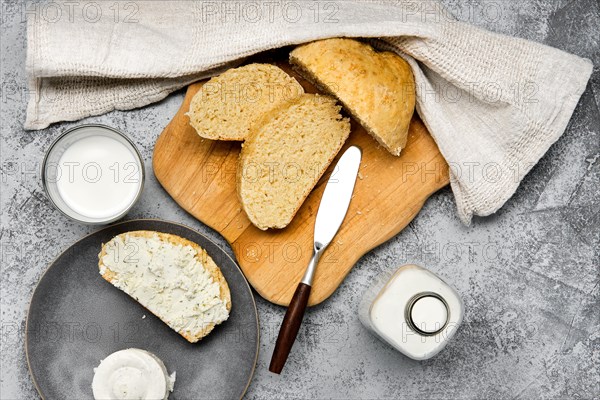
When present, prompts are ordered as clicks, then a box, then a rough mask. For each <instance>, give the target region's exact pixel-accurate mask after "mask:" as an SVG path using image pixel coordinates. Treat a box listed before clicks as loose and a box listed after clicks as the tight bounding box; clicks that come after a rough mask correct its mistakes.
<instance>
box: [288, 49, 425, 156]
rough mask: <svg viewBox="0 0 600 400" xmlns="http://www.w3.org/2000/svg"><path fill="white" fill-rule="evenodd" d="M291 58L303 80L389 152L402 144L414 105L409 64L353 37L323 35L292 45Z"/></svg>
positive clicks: (395, 153) (401, 146)
mask: <svg viewBox="0 0 600 400" xmlns="http://www.w3.org/2000/svg"><path fill="white" fill-rule="evenodd" d="M290 62H291V63H292V64H293V65H294V67H295V68H296V69H297V70H298V72H299V73H300V74H301V75H303V76H304V77H305V78H306V79H308V80H309V81H311V82H313V83H314V84H315V85H316V86H317V87H319V88H320V89H321V90H323V91H325V92H328V93H330V94H332V95H334V96H335V97H337V98H338V99H339V100H340V101H341V102H342V104H343V105H344V107H345V108H346V110H348V112H350V114H352V115H353V116H354V118H355V119H356V120H357V121H358V122H359V123H360V124H361V125H362V126H363V127H364V128H365V129H366V130H367V131H368V132H369V133H370V134H371V135H372V136H373V137H374V138H375V139H376V140H377V141H378V142H379V143H380V144H381V145H383V146H384V147H385V148H386V149H387V150H388V151H389V152H390V153H392V154H394V155H396V156H397V155H399V154H400V151H401V150H402V148H404V147H405V146H406V139H407V136H408V127H409V124H410V120H411V118H412V115H413V113H414V109H415V81H414V76H413V74H412V71H411V68H410V65H408V63H407V62H406V61H404V59H402V58H401V57H400V56H398V55H397V54H394V53H391V52H377V51H375V50H374V49H373V48H372V47H371V46H369V45H368V44H365V43H362V42H359V41H356V40H352V39H342V38H337V39H326V40H320V41H317V42H312V43H308V44H305V45H302V46H299V47H297V48H295V49H294V50H293V51H292V52H291V53H290Z"/></svg>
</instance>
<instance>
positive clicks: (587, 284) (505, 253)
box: [0, 0, 600, 399]
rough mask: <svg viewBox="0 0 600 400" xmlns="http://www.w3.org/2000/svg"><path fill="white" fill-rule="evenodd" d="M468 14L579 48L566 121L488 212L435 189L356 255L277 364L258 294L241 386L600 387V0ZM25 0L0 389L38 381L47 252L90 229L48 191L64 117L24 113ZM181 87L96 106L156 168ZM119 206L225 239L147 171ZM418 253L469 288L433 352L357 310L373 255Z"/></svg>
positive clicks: (7, 170) (10, 87)
mask: <svg viewBox="0 0 600 400" xmlns="http://www.w3.org/2000/svg"><path fill="white" fill-rule="evenodd" d="M445 3H446V4H447V5H448V6H449V7H450V9H451V10H453V11H454V13H455V14H456V15H457V16H458V17H459V18H460V19H463V20H468V21H471V22H472V23H474V24H477V25H480V26H484V27H487V28H489V29H491V30H494V31H497V32H503V33H506V34H509V35H516V36H520V37H523V38H527V39H531V40H535V41H539V42H543V43H546V44H549V45H552V46H555V47H558V48H561V49H564V50H567V51H570V52H573V53H575V54H578V55H581V56H585V57H588V58H590V59H592V60H593V62H594V64H595V70H594V75H593V78H592V82H591V84H590V85H589V86H588V88H587V90H586V92H585V94H584V95H583V98H582V99H581V102H580V104H579V106H578V107H577V109H576V111H575V114H574V116H573V119H572V121H571V123H570V124H569V127H568V129H567V131H566V132H565V134H564V136H563V137H562V138H561V139H560V140H559V141H558V142H557V143H556V144H555V145H554V146H553V147H552V148H551V149H550V151H549V152H548V153H547V154H546V156H545V157H544V158H543V159H542V160H541V161H540V163H539V164H538V165H537V166H536V167H535V168H534V169H533V171H532V172H531V173H530V174H529V175H528V176H527V177H526V178H525V180H524V181H523V184H522V185H521V187H520V188H519V190H518V192H517V193H516V195H515V196H514V197H513V198H512V199H511V200H510V201H509V202H508V204H507V205H506V206H505V207H504V208H503V209H502V210H501V211H500V212H499V213H497V214H496V215H494V216H492V217H489V218H485V219H481V218H480V219H476V220H475V221H474V223H473V225H472V226H471V227H469V228H467V227H464V226H462V225H461V223H460V222H459V220H458V218H457V215H456V212H455V205H454V200H453V198H452V194H451V192H450V190H449V189H445V190H442V191H441V192H439V193H437V194H435V195H434V196H433V197H432V198H431V199H430V200H429V201H428V202H427V204H426V205H425V207H424V209H423V210H422V212H421V213H420V214H419V216H418V217H417V218H416V219H415V220H414V221H413V222H412V223H411V224H410V226H409V227H408V228H407V229H405V230H404V231H403V232H402V233H401V234H400V235H398V236H397V237H395V238H394V239H392V240H390V241H389V242H388V243H386V244H384V245H382V246H380V247H379V248H377V249H375V250H374V251H372V252H370V253H369V254H367V255H365V256H364V257H363V258H362V259H361V260H360V262H358V264H357V265H356V266H355V267H354V270H353V271H352V273H351V274H350V275H349V276H348V278H347V279H346V280H345V282H344V283H343V284H342V286H341V287H340V288H339V290H338V291H337V292H336V293H335V294H334V295H333V296H332V297H331V298H330V299H329V301H327V302H326V303H325V304H323V305H321V306H318V307H316V308H314V309H312V310H311V311H310V312H309V313H308V315H307V318H306V320H305V323H304V325H303V328H302V331H301V334H300V340H299V341H298V343H297V344H296V346H295V348H294V351H293V354H292V356H291V358H290V359H289V361H288V365H287V367H286V370H285V373H284V374H283V375H281V376H275V375H272V374H270V373H269V372H267V367H268V361H269V357H270V354H271V351H272V347H273V344H274V340H275V336H276V331H277V329H278V326H279V324H280V322H281V318H282V316H283V309H282V308H280V307H277V306H274V305H271V304H269V303H267V302H266V301H264V300H262V299H261V298H260V297H258V296H257V302H258V308H259V316H260V320H261V324H262V328H261V335H262V341H261V348H260V357H259V361H258V365H257V368H256V374H255V377H254V380H253V382H252V384H251V386H250V388H249V391H248V393H247V398H250V399H263V398H267V399H269V398H270V399H279V398H335V399H347V398H352V399H355V398H356V399H358V398H402V399H404V398H406V399H408V398H417V399H450V398H452V399H455V398H465V399H466V398H469V399H483V398H502V399H504V398H523V399H530V398H552V399H573V398H575V399H592V398H598V397H600V383H599V380H600V299H599V284H598V283H599V279H600V271H599V268H600V267H599V259H600V200H599V195H600V191H599V184H600V160H599V156H600V110H599V106H600V69H599V66H600V52H599V47H600V5H599V3H598V1H597V0H559V1H553V0H523V1H517V0H497V1H486V0H473V1H468V0H447V1H445ZM25 46H26V44H25V24H24V20H23V13H22V4H21V3H20V2H16V1H6V0H4V1H3V2H2V32H1V75H2V101H1V103H0V105H1V107H2V109H1V116H0V118H1V121H0V123H1V137H2V139H1V140H2V142H1V153H2V154H1V157H2V160H1V161H2V164H1V165H2V178H1V179H2V182H1V185H0V196H1V201H0V206H1V213H0V215H1V220H2V221H1V224H2V229H1V231H0V241H1V246H2V247H1V248H2V266H1V273H0V279H1V287H0V290H1V325H2V336H1V372H2V375H1V386H0V397H1V398H2V399H31V398H35V397H36V392H35V389H34V387H33V385H32V383H31V381H30V378H29V375H28V370H27V365H26V361H25V354H24V348H23V338H24V336H23V334H24V327H25V325H24V324H25V316H26V311H27V305H28V301H29V297H30V295H31V293H32V291H33V289H34V287H35V285H36V282H37V281H38V279H39V277H40V276H41V274H42V273H43V271H44V270H45V268H46V266H47V265H48V263H49V262H50V261H51V260H52V259H53V258H54V257H55V256H56V255H58V254H59V253H60V252H61V251H62V250H64V249H65V248H66V247H67V246H69V245H70V244H71V243H72V242H74V241H75V240H77V239H78V238H80V237H81V236H82V235H85V234H86V233H88V232H91V231H93V230H94V228H93V227H88V226H82V225H79V224H76V223H73V222H70V221H68V220H66V219H65V218H64V217H62V216H61V215H60V214H59V213H58V212H57V211H55V210H54V209H53V208H52V207H51V206H50V204H49V203H48V201H47V200H46V199H45V196H44V194H43V190H42V187H41V183H40V176H39V174H38V171H39V163H40V161H41V159H42V156H43V153H44V150H45V149H46V148H47V146H48V144H49V143H50V142H51V141H52V140H53V139H54V138H55V137H56V136H57V135H58V134H59V133H60V132H61V131H63V130H64V129H65V128H67V127H70V126H73V125H74V124H73V123H64V124H58V125H55V126H52V127H50V128H48V129H45V130H43V131H39V132H26V131H24V130H23V129H22V123H23V121H24V118H25V104H26V93H25V89H24V88H25V73H24V62H25ZM181 100H182V93H176V94H173V95H171V96H170V97H168V98H167V99H166V100H165V101H163V102H161V103H159V104H155V105H152V106H149V107H146V108H143V109H140V110H135V111H128V112H113V113H110V114H108V115H104V116H101V117H94V118H89V119H87V120H86V121H84V122H100V123H105V124H109V125H112V126H115V127H117V128H119V129H122V130H124V131H126V132H128V133H129V134H130V135H131V136H132V137H133V140H134V141H135V142H136V143H137V144H138V145H139V148H140V149H141V151H142V152H143V155H144V157H145V161H146V167H147V170H148V171H151V154H152V148H153V144H154V142H155V140H156V138H157V136H158V135H159V133H160V132H161V130H162V129H163V127H164V126H165V125H166V124H167V122H168V121H169V119H170V117H171V116H172V115H173V114H174V113H175V111H176V110H177V109H178V107H179V104H180V102H181ZM128 218H162V219H166V220H172V221H177V222H181V223H184V224H187V225H189V226H191V227H194V228H196V229H198V230H199V231H200V232H203V233H205V234H207V235H209V236H210V237H211V238H213V239H215V240H217V241H219V243H221V244H222V246H223V247H225V248H226V247H227V245H226V243H225V242H224V241H223V240H222V238H220V236H219V235H218V234H216V233H215V232H213V231H211V230H210V229H208V228H206V227H205V226H203V225H202V224H201V223H199V222H197V221H195V220H194V219H193V218H191V217H190V216H189V215H187V214H186V213H185V212H184V211H182V210H181V209H179V208H178V206H177V205H176V204H175V203H174V202H173V201H172V200H171V199H170V198H169V196H168V195H167V194H166V193H165V192H164V191H163V190H162V188H161V187H160V185H159V184H158V182H157V181H156V179H155V178H154V177H153V175H152V174H149V177H148V181H147V187H146V189H145V193H144V196H143V198H142V200H141V201H140V202H139V203H138V204H137V206H136V207H135V209H134V210H133V211H132V212H131V214H130V215H128ZM408 262H410V263H418V264H421V265H424V266H426V267H427V268H429V269H430V270H432V271H433V272H435V273H437V274H439V275H440V276H441V277H443V278H444V279H445V280H447V282H449V283H450V284H451V285H453V286H454V287H455V288H456V289H457V290H458V292H459V293H460V294H461V295H462V296H463V299H464V302H465V306H466V316H465V321H464V325H463V326H462V327H461V328H460V330H459V331H458V334H457V335H456V337H455V340H454V341H453V342H452V343H450V344H449V346H448V347H447V348H446V349H445V350H444V351H443V352H442V353H440V354H439V355H438V356H437V357H435V358H434V359H432V360H429V361H425V362H416V361H411V360H409V359H407V358H405V357H403V356H401V355H400V354H398V353H396V352H394V351H393V350H391V349H390V348H389V347H387V346H386V345H384V344H383V343H381V342H380V341H378V340H377V339H375V338H374V337H373V336H371V335H370V334H369V333H368V332H367V331H366V330H365V329H363V327H362V326H361V325H360V323H359V321H358V318H357V314H356V310H357V304H358V302H359V299H360V297H361V294H362V292H363V291H364V289H365V288H366V287H367V285H368V284H369V282H370V281H371V280H372V279H373V277H375V276H376V275H377V274H379V273H380V272H381V271H384V270H388V269H390V268H393V267H395V266H398V265H401V264H404V263H408Z"/></svg>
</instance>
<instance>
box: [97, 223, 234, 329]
mask: <svg viewBox="0 0 600 400" xmlns="http://www.w3.org/2000/svg"><path fill="white" fill-rule="evenodd" d="M124 237H125V239H123V236H117V237H115V238H114V239H113V240H111V242H109V243H108V244H107V252H106V254H105V255H104V257H103V258H102V263H103V264H104V265H103V266H102V267H101V270H100V273H101V274H102V275H104V273H105V272H106V268H108V269H109V270H110V271H112V272H113V273H114V278H113V280H112V284H113V285H114V286H116V287H117V288H119V289H121V290H123V291H124V292H126V293H127V294H129V295H130V296H131V297H133V298H134V299H135V300H137V301H138V302H139V303H140V304H142V305H143V306H144V307H146V308H147V309H148V310H150V311H151V312H152V313H154V314H155V315H157V316H158V317H159V318H161V319H162V320H163V321H164V322H165V323H167V324H168V325H169V326H170V327H171V328H172V329H174V330H175V331H177V332H180V333H182V332H183V333H186V334H189V335H191V336H192V337H197V336H198V335H199V334H200V333H201V332H202V331H203V330H204V329H205V327H206V326H208V325H211V324H212V325H217V324H219V323H221V322H223V321H225V320H227V318H228V317H229V311H228V310H227V301H226V300H224V299H222V298H221V296H220V293H221V291H220V285H219V282H217V281H215V280H214V279H213V277H212V275H211V273H210V272H209V270H207V269H206V267H205V265H204V264H203V260H199V259H198V257H197V256H196V255H197V253H196V250H195V249H194V248H192V247H191V246H189V245H186V246H183V245H180V244H173V243H169V242H166V241H161V240H160V238H159V236H158V235H157V234H154V236H153V237H152V238H145V237H139V236H134V235H124ZM205 261H207V260H205Z"/></svg>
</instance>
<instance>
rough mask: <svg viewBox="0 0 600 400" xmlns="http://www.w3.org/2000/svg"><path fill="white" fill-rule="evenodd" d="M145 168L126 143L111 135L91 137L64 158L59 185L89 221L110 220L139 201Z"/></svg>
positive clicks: (60, 168) (70, 202) (66, 152)
mask: <svg viewBox="0 0 600 400" xmlns="http://www.w3.org/2000/svg"><path fill="white" fill-rule="evenodd" d="M141 168H142V166H141V165H140V163H139V160H138V158H137V157H136V155H135V154H133V153H132V151H131V150H130V149H129V148H128V147H127V146H126V145H125V144H123V143H121V142H119V141H118V140H116V139H113V138H111V137H108V136H102V135H94V136H88V137H84V138H81V139H79V140H77V141H76V142H74V143H72V144H71V145H70V146H69V147H68V148H67V149H66V150H65V152H64V153H63V155H62V156H61V157H60V160H59V162H58V175H57V181H56V185H57V189H58V193H59V194H60V196H61V198H62V199H63V200H64V202H65V203H66V204H67V205H68V206H69V207H70V208H71V209H72V210H73V211H75V212H77V213H79V214H81V215H83V216H85V217H88V218H110V217H115V216H117V215H119V214H121V213H122V212H123V211H125V210H126V209H127V208H128V207H129V206H130V205H131V204H132V203H133V202H134V201H135V199H136V197H137V194H138V191H139V189H140V186H141V184H142V178H141V176H142V174H141Z"/></svg>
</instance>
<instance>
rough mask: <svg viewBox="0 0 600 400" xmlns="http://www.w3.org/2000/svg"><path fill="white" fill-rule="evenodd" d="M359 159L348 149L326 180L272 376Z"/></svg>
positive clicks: (344, 207) (346, 201)
mask: <svg viewBox="0 0 600 400" xmlns="http://www.w3.org/2000/svg"><path fill="white" fill-rule="evenodd" d="M361 158H362V152H361V150H360V148H359V147H357V146H351V147H349V148H348V149H347V150H346V151H345V152H344V154H343V155H342V157H340V160H339V161H338V163H337V164H336V166H335V167H334V169H333V172H332V174H331V176H330V177H329V180H328V181H327V185H326V186H325V191H324V192H323V196H322V197H321V202H320V204H319V210H318V211H317V218H316V221H315V230H314V240H313V255H312V258H311V259H310V262H309V263H308V267H307V268H306V272H305V273H304V277H303V278H302V280H301V281H300V283H299V284H298V287H297V288H296V291H295V292H294V296H293V297H292V300H291V301H290V305H289V306H288V309H287V311H286V313H285V317H284V318H283V322H282V323H281V328H280V329H279V335H278V336H277V342H276V343H275V348H274V349H273V355H272V356H271V363H270V365H269V371H271V372H273V373H276V374H279V373H281V371H282V370H283V366H284V365H285V362H286V361H287V358H288V355H289V353H290V350H291V348H292V345H293V344H294V341H295V340H296V336H297V335H298V331H299V329H300V325H301V324H302V319H303V317H304V312H305V310H306V305H307V304H308V298H309V296H310V291H311V286H312V281H313V278H314V274H315V270H316V268H317V264H318V263H319V259H320V258H321V255H322V254H323V252H324V251H325V249H326V248H327V246H328V245H329V244H330V243H331V241H332V240H333V238H334V237H335V235H336V234H337V232H338V230H339V229H340V226H341V225H342V222H343V221H344V218H345V217H346V213H347V212H348V207H349V206H350V201H351V200H352V193H353V192H354V186H355V184H356V177H357V175H358V169H359V167H360V161H361Z"/></svg>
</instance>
